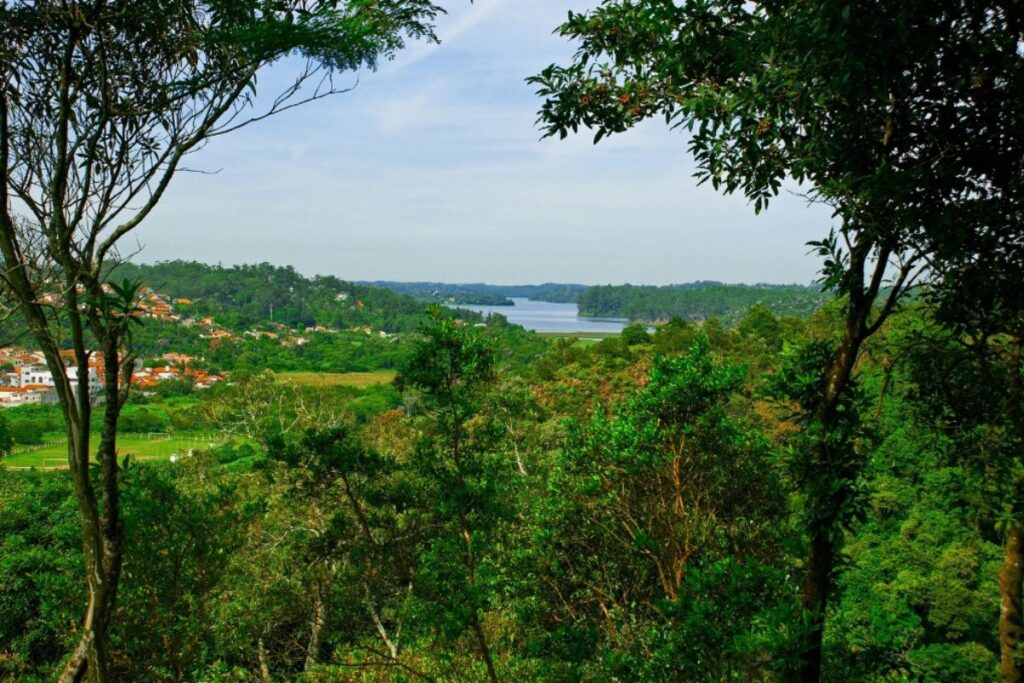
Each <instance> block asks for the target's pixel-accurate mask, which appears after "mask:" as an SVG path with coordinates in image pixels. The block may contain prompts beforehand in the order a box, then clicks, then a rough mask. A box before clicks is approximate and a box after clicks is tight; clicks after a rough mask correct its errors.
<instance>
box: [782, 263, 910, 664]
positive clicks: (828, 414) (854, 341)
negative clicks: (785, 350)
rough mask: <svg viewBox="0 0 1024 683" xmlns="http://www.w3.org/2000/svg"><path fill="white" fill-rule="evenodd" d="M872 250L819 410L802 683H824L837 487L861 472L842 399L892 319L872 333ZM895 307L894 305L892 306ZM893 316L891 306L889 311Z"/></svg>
mask: <svg viewBox="0 0 1024 683" xmlns="http://www.w3.org/2000/svg"><path fill="white" fill-rule="evenodd" d="M869 252H870V249H869V248H866V247H862V248H861V249H859V250H855V252H854V253H853V254H851V266H850V272H851V276H852V277H853V279H852V281H851V283H850V285H849V287H850V289H849V301H848V303H847V305H846V314H845V321H844V330H843V339H842V341H841V342H840V345H839V348H838V349H837V350H836V353H835V356H834V357H833V359H832V362H831V363H830V365H829V367H828V369H827V370H826V371H825V392H824V396H823V397H822V399H821V403H820V405H817V406H815V407H814V408H815V410H814V413H815V414H814V417H815V418H816V421H817V423H818V427H817V428H818V429H820V430H821V432H820V434H819V435H818V439H819V441H818V443H817V444H816V446H815V448H816V458H815V459H816V462H812V463H811V464H810V466H811V467H812V468H815V469H816V470H817V472H812V473H810V476H811V477H812V480H813V478H815V477H818V478H820V479H819V480H818V481H817V482H815V484H814V485H813V486H812V489H811V491H810V492H809V493H811V492H816V493H818V495H821V496H824V499H821V500H815V501H809V502H808V504H809V505H810V506H811V509H815V510H819V511H820V512H819V516H818V518H817V519H814V520H813V522H812V527H811V528H810V529H809V530H808V531H809V534H810V543H809V547H808V550H807V564H806V567H805V568H804V571H805V575H804V584H803V587H802V589H801V592H800V603H801V606H802V607H803V608H804V610H806V611H807V612H809V613H810V618H811V629H810V631H809V632H808V633H807V635H806V637H805V640H804V643H803V652H804V654H803V657H802V659H801V663H800V680H801V681H803V683H818V681H820V680H821V670H822V644H823V642H824V635H825V616H826V612H827V609H828V599H829V587H830V585H831V581H832V572H833V570H834V567H835V560H836V554H837V552H838V548H837V547H836V545H835V543H834V540H833V539H834V536H833V533H834V532H835V531H836V529H835V527H836V524H837V523H838V522H840V521H841V520H839V514H840V510H842V509H843V507H844V503H845V501H844V500H843V499H844V498H845V496H846V495H847V494H848V493H849V487H846V486H840V487H839V489H838V490H837V489H835V488H834V486H833V485H834V483H835V482H842V481H847V482H852V481H853V479H854V478H855V477H856V475H857V472H856V471H852V470H851V467H850V466H849V465H844V464H843V462H844V461H846V462H849V461H850V460H851V459H850V458H846V457H845V456H846V455H847V453H845V452H844V451H846V450H847V449H852V448H853V447H854V446H853V444H852V443H843V442H836V441H835V440H834V438H833V437H834V432H835V431H836V429H837V428H838V427H839V426H840V417H841V414H840V412H839V408H840V404H841V403H842V400H843V393H844V392H845V391H846V390H847V388H848V387H849V385H850V382H851V381H852V378H853V371H854V368H855V367H856V365H857V359H858V357H859V355H860V349H861V347H862V346H863V344H864V341H865V340H866V339H867V338H868V337H869V336H870V335H871V334H872V333H873V331H874V330H877V328H878V325H880V324H881V323H882V321H883V320H884V318H885V316H886V315H888V313H883V314H880V316H879V317H878V319H877V320H876V321H875V323H874V325H873V326H872V327H871V328H869V326H868V318H869V316H870V314H871V309H872V307H873V306H874V302H875V299H876V296H877V293H878V289H879V286H880V284H881V281H882V278H883V276H884V273H885V264H886V260H887V258H888V251H885V250H883V252H882V254H881V255H880V258H879V261H878V262H877V263H876V264H875V266H874V272H873V274H872V278H871V283H870V285H869V286H868V287H867V288H866V289H865V287H864V268H865V264H866V258H867V254H868V253H869ZM893 301H894V300H893ZM885 308H886V309H887V310H891V301H890V302H889V303H888V304H887V305H886V307H885Z"/></svg>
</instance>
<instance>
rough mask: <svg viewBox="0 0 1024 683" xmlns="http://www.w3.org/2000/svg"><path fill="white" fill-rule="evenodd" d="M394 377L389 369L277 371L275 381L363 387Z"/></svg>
mask: <svg viewBox="0 0 1024 683" xmlns="http://www.w3.org/2000/svg"><path fill="white" fill-rule="evenodd" d="M393 379H395V373H394V372H391V371H390V370H381V371H378V372H343V373H330V372H279V373H277V381H279V382H287V383H290V384H298V385H301V386H305V387H356V388H357V389H365V388H366V387H372V386H375V385H378V384H388V383H389V382H391V381H392V380H393Z"/></svg>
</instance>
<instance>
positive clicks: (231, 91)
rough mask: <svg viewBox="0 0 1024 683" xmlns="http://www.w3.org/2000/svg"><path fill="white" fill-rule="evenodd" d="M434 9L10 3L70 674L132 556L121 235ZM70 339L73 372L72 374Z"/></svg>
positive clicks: (411, 0) (12, 297)
mask: <svg viewBox="0 0 1024 683" xmlns="http://www.w3.org/2000/svg"><path fill="white" fill-rule="evenodd" d="M439 11H440V10H439V8H438V7H437V6H436V5H434V4H433V3H431V2H429V1H428V0H381V1H376V2H367V1H365V0H349V1H346V2H339V1H337V0H330V1H328V0H324V1H317V0H313V1H306V0H283V1H281V2H269V3H268V2H264V1H263V0H241V1H238V0H231V1H226V0H208V1H199V0H157V1H155V2H154V1H150V0H145V1H142V0H87V1H82V2H78V1H69V0H44V1H42V2H30V1H28V0H15V1H14V2H5V3H3V4H2V5H0V37H2V40H0V193H2V206H0V256H2V258H3V264H4V270H3V278H2V279H3V285H4V290H5V291H4V293H5V294H6V296H7V298H8V300H9V301H11V302H12V307H13V308H16V309H17V310H18V312H20V314H21V315H22V316H23V317H24V319H25V321H26V322H27V324H28V327H29V330H30V331H31V332H32V334H33V335H34V337H35V339H36V341H37V342H38V343H39V345H40V347H41V349H42V351H43V353H44V355H45V357H46V362H47V365H48V367H49V369H50V371H51V372H52V373H53V376H54V378H55V380H56V392H57V396H58V400H59V404H60V407H61V410H62V413H63V417H64V420H65V423H66V426H67V432H68V464H69V467H70V470H71V476H72V480H73V483H74V491H75V494H76V498H77V501H78V506H79V513H80V516H81V521H82V533H83V548H84V558H85V560H84V561H85V577H86V580H87V585H88V593H89V599H88V606H87V608H86V612H85V616H84V618H83V621H82V629H81V632H80V636H81V637H80V640H79V642H78V645H77V646H76V647H75V648H74V651H73V652H72V653H71V656H70V657H69V660H68V662H67V666H66V668H65V670H64V671H63V672H62V673H61V675H60V679H61V680H67V681H70V680H80V679H82V678H83V677H84V676H88V677H89V679H91V680H93V681H106V680H110V673H109V665H108V657H107V652H106V650H107V635H106V634H107V631H108V629H109V627H110V621H111V619H112V617H113V614H114V605H115V602H116V599H117V588H118V582H119V578H120V573H121V565H122V558H123V554H124V538H123V535H124V532H123V525H122V521H121V517H120V491H119V483H118V482H119V472H118V463H117V459H116V458H117V422H118V416H119V413H120V410H121V408H122V406H123V405H124V401H125V400H126V398H127V390H128V387H129V382H128V376H129V375H130V373H131V371H132V367H133V363H134V360H133V358H132V355H131V325H130V321H132V320H133V319H134V317H133V314H134V312H135V305H136V300H137V297H138V294H139V290H138V286H137V285H135V284H133V283H131V282H125V283H124V284H122V285H118V286H113V285H110V284H108V282H107V280H108V279H109V277H108V276H109V272H110V270H111V269H112V267H113V266H114V265H116V263H117V262H118V260H119V258H120V257H119V253H118V247H119V244H120V243H121V242H122V240H123V238H125V237H126V236H127V235H129V234H130V233H131V232H132V231H133V230H134V229H135V228H136V227H137V226H138V225H139V224H140V223H141V222H142V221H143V220H145V218H146V217H147V216H148V215H149V214H150V213H151V212H152V210H153V209H154V207H155V206H156V205H157V204H158V203H159V201H160V199H161V197H162V196H163V194H164V192H165V191H166V189H167V187H168V185H169V183H170V181H171V180H172V178H173V177H174V175H175V174H176V173H177V172H178V171H179V170H181V169H182V164H183V162H184V160H185V157H186V155H188V154H189V153H191V152H194V151H196V150H197V149H199V148H201V147H202V146H203V145H204V144H205V143H207V142H208V141H209V140H211V139H213V138H215V137H217V136H220V135H225V134H227V133H230V132H232V131H235V130H238V129H239V128H241V127H243V126H245V125H248V124H249V123H252V122H254V121H257V120H260V119H263V118H266V117H267V116H270V115H273V114H276V113H279V112H282V111H285V110H286V109H289V108H291V107H295V106H298V105H300V104H303V103H306V102H310V101H313V100H317V99H321V98H323V97H326V96H328V95H331V94H333V93H337V92H340V91H341V90H342V88H340V87H339V85H338V84H337V83H336V81H335V78H336V77H337V75H338V74H340V73H342V72H344V71H347V70H354V69H357V68H360V67H363V66H369V67H372V66H374V65H375V64H376V63H377V62H378V61H379V60H380V59H385V58H389V57H390V56H392V55H393V54H394V53H395V52H396V51H397V50H399V49H400V48H401V47H402V46H403V43H404V41H405V40H406V39H407V38H410V37H412V38H421V37H422V38H428V39H432V38H433V34H432V33H431V27H430V23H431V21H432V20H433V19H434V18H435V17H436V15H437V13H438V12H439ZM289 56H297V57H300V58H301V59H302V63H300V65H298V66H297V70H298V73H297V76H296V79H295V81H294V82H293V84H292V85H289V86H288V87H286V88H285V89H284V90H283V91H282V92H280V93H278V94H277V96H276V97H274V98H273V100H271V103H270V104H269V106H268V107H267V108H266V109H265V110H261V111H254V110H253V109H252V108H253V107H254V106H255V103H256V97H255V96H256V90H257V75H258V74H259V73H260V71H261V70H262V69H263V68H265V67H266V66H268V65H270V64H273V63H276V62H280V61H281V60H283V59H285V58H286V57H289ZM292 63H294V62H289V64H292ZM65 336H66V337H67V338H69V339H70V341H71V350H72V352H73V365H74V366H75V367H76V368H77V371H78V374H77V376H78V378H79V379H78V380H77V381H72V380H71V379H69V378H68V373H66V372H65V367H64V362H63V360H62V356H61V353H60V352H61V342H62V340H63V339H64V338H65ZM93 349H95V351H96V352H97V353H95V354H94V351H93ZM99 354H102V361H103V367H104V371H103V386H104V392H105V394H106V397H107V400H106V403H105V405H104V408H103V426H102V429H101V430H100V436H99V443H98V446H97V456H98V461H99V473H98V476H97V478H96V479H94V478H93V477H92V476H90V470H91V465H90V454H91V452H92V446H91V436H92V435H91V433H90V427H89V425H90V417H91V413H92V410H93V405H92V397H90V395H89V389H88V368H89V365H90V363H91V362H92V360H93V359H94V355H95V357H96V359H98V358H99Z"/></svg>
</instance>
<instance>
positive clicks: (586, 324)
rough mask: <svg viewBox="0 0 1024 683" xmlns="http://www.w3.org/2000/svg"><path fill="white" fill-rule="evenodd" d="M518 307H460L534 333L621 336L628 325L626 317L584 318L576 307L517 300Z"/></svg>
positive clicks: (573, 305)
mask: <svg viewBox="0 0 1024 683" xmlns="http://www.w3.org/2000/svg"><path fill="white" fill-rule="evenodd" d="M512 301H514V302H515V306H459V308H465V309H467V310H470V311H476V312H477V313H482V314H484V315H490V314H491V313H498V314H500V315H503V316H505V317H506V318H508V321H509V322H510V323H515V324H516V325H522V326H523V327H525V328H526V329H528V330H533V331H534V332H563V333H564V332H579V333H588V332H589V333H593V332H606V333H607V332H610V333H613V334H617V333H619V332H622V328H623V327H625V326H626V322H627V321H626V319H625V318H583V317H580V308H579V306H577V305H576V304H553V303H550V302H548V301H533V300H532V299H517V298H513V299H512Z"/></svg>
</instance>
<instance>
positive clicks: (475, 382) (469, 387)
mask: <svg viewBox="0 0 1024 683" xmlns="http://www.w3.org/2000/svg"><path fill="white" fill-rule="evenodd" d="M400 377H401V381H402V383H403V384H405V385H406V386H409V387H415V388H417V389H419V390H420V391H422V392H423V398H424V400H425V402H426V410H427V411H428V418H429V424H428V425H426V429H427V434H426V435H425V437H424V438H423V439H421V440H420V442H419V443H418V444H417V448H416V459H415V464H416V466H417V467H418V468H420V470H421V479H422V482H423V489H424V491H425V493H424V501H425V502H426V504H427V505H428V506H429V509H430V510H431V517H432V519H433V520H434V525H435V526H436V528H437V529H438V532H437V533H436V535H435V536H434V537H433V538H431V539H430V540H429V541H428V543H427V548H426V549H425V550H424V551H423V552H422V553H421V555H420V567H419V570H418V572H417V578H418V581H417V583H416V586H415V588H416V590H417V591H418V592H419V593H420V594H422V595H424V597H426V598H427V602H428V604H429V605H430V606H431V607H432V608H433V609H432V611H434V612H435V613H436V617H437V618H436V622H437V623H438V624H439V625H440V626H441V630H442V631H443V632H445V633H447V634H449V635H452V636H457V635H461V634H462V632H464V631H468V632H470V633H471V634H472V636H473V639H474V640H475V641H476V642H475V645H476V648H477V654H478V655H479V657H480V660H481V661H482V662H483V664H484V666H485V667H486V671H487V677H488V679H489V680H490V681H491V683H498V680H499V678H498V672H497V668H496V666H495V663H494V656H493V652H492V648H491V645H490V644H489V642H488V637H487V634H486V632H485V630H484V625H483V623H482V621H481V616H482V613H483V612H484V610H485V609H486V608H487V607H488V605H489V603H490V601H491V600H492V599H493V593H494V586H493V584H494V573H495V572H494V561H493V558H491V557H489V556H488V554H487V551H488V550H489V549H491V548H492V547H494V546H495V545H498V542H499V541H498V539H496V538H495V535H496V532H497V529H498V522H499V521H500V519H501V518H502V517H503V516H504V515H505V514H506V508H507V505H508V504H507V502H506V500H505V499H506V498H507V495H508V491H507V490H506V489H507V481H508V478H509V475H510V473H511V471H512V468H510V467H509V463H508V462H507V460H506V459H505V458H504V457H502V456H501V454H500V453H498V452H497V448H496V441H497V439H496V434H495V428H494V426H493V425H491V424H489V423H488V421H486V420H481V419H478V418H479V413H480V412H481V408H482V406H483V401H482V399H483V393H484V392H485V391H486V389H487V388H488V387H489V386H490V385H491V384H492V383H493V382H494V380H495V370H494V350H493V348H492V345H491V344H490V342H489V340H487V339H485V338H484V337H483V336H482V335H481V334H480V333H479V332H478V331H477V330H476V329H475V328H471V327H467V326H465V325H464V324H462V322H461V321H459V320H453V319H451V318H450V317H446V316H445V315H444V312H443V311H442V309H440V308H438V307H433V308H432V310H431V322H430V323H429V324H428V325H427V326H426V328H425V329H424V338H423V339H422V340H421V341H420V342H419V343H418V344H417V346H416V349H415V350H414V352H413V356H412V358H411V359H410V360H409V362H408V364H407V365H406V366H405V367H404V368H403V370H402V373H401V375H400ZM503 494H504V495H503Z"/></svg>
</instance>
